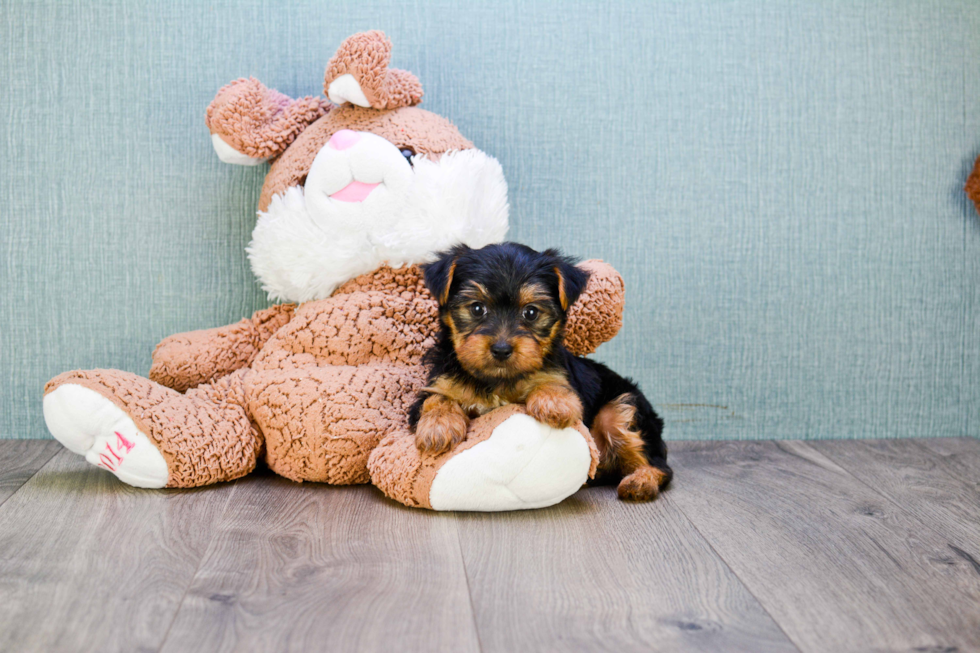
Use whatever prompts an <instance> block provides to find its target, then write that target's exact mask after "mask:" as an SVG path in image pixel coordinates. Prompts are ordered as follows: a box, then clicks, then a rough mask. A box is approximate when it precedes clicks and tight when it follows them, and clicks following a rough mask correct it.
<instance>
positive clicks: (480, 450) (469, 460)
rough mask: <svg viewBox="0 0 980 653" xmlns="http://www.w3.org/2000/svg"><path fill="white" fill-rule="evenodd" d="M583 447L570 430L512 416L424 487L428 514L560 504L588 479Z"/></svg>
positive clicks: (585, 447)
mask: <svg viewBox="0 0 980 653" xmlns="http://www.w3.org/2000/svg"><path fill="white" fill-rule="evenodd" d="M591 464H592V459H591V456H590V453H589V445H588V444H587V443H586V441H585V439H584V438H583V437H582V434H581V433H579V432H578V431H577V430H576V429H574V428H563V429H556V428H552V427H550V426H548V425H546V424H542V423H541V422H538V421H537V420H535V419H534V418H532V417H530V416H528V415H520V414H515V415H513V416H511V417H508V418H507V419H506V420H504V421H503V422H501V423H500V424H499V425H498V426H497V427H496V428H494V429H493V431H492V433H491V435H490V437H489V438H487V439H486V440H484V441H483V442H480V443H478V444H476V445H474V446H473V447H472V448H470V449H468V450H466V451H463V452H462V453H460V454H458V455H456V456H454V457H453V458H452V459H450V460H448V461H447V462H446V463H445V464H443V466H442V468H441V469H439V471H438V472H437V473H436V476H435V478H434V479H433V480H432V486H431V487H430V488H429V502H430V503H431V505H432V508H433V509H434V510H479V511H501V510H526V509H529V508H543V507H545V506H551V505H554V504H556V503H559V502H561V501H562V500H564V499H565V498H567V497H568V496H570V495H572V494H574V493H575V492H576V491H578V490H579V488H581V487H582V485H583V484H584V483H585V482H586V480H588V476H589V468H590V466H591Z"/></svg>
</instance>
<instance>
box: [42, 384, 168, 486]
mask: <svg viewBox="0 0 980 653" xmlns="http://www.w3.org/2000/svg"><path fill="white" fill-rule="evenodd" d="M44 421H45V422H46V423H47V425H48V430H49V431H51V435H53V436H54V438H55V439H56V440H57V441H58V442H60V443H61V444H63V445H65V447H66V448H67V449H68V450H69V451H72V452H73V453H77V454H79V455H81V456H84V457H85V460H87V461H88V462H89V463H91V464H93V465H95V466H97V467H102V468H103V469H107V470H109V471H110V472H112V473H113V474H115V475H116V478H118V479H119V480H120V481H122V482H123V483H126V484H128V485H132V486H134V487H144V488H161V487H164V486H165V485H166V484H167V479H168V477H169V472H168V470H167V462H166V461H165V460H164V458H163V455H161V454H160V452H159V451H157V449H156V447H154V446H153V444H152V443H151V442H150V439H149V438H147V437H146V435H145V434H144V433H142V432H141V431H140V430H139V429H138V428H136V424H135V423H134V422H133V420H132V419H131V418H130V417H129V415H127V414H126V413H125V412H124V411H123V410H122V409H121V408H119V406H117V405H116V404H114V403H113V402H112V401H110V400H109V399H107V398H106V397H103V396H102V395H101V394H99V393H98V392H96V391H94V390H91V389H89V388H86V387H83V386H80V385H75V384H71V383H66V384H64V385H61V386H58V387H57V388H55V389H54V390H52V391H51V392H49V393H48V394H47V395H45V397H44Z"/></svg>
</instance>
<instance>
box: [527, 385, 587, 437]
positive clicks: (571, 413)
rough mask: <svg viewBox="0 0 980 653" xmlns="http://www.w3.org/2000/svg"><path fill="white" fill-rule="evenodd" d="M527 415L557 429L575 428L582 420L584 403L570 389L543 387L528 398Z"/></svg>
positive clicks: (554, 386)
mask: <svg viewBox="0 0 980 653" xmlns="http://www.w3.org/2000/svg"><path fill="white" fill-rule="evenodd" d="M526 405H527V414H528V415H530V416H531V417H533V418H534V419H536V420H538V421H539V422H543V423H545V424H547V425H548V426H550V427H551V428H555V429H564V428H568V427H569V426H573V425H574V424H575V423H576V422H578V421H579V420H581V419H582V401H581V400H580V399H579V398H578V395H577V394H575V392H574V391H573V390H571V389H570V388H566V387H564V386H560V385H543V386H541V387H538V388H535V389H534V390H532V391H531V394H529V395H528V396H527V404H526Z"/></svg>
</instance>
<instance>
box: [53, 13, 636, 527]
mask: <svg viewBox="0 0 980 653" xmlns="http://www.w3.org/2000/svg"><path fill="white" fill-rule="evenodd" d="M390 53H391V44H390V42H389V41H388V40H387V38H386V37H385V36H384V34H382V33H381V32H367V33H364V34H358V35H355V36H352V37H350V38H349V39H347V40H346V41H345V42H344V44H343V45H342V46H341V47H340V49H339V50H338V52H337V54H336V55H335V56H334V58H333V59H331V61H330V63H329V65H328V67H327V72H326V80H325V84H324V89H325V92H326V95H327V97H328V98H329V99H330V101H331V102H332V103H334V104H335V105H337V106H334V105H333V104H331V103H330V102H327V101H326V100H324V99H323V98H303V99H299V100H292V99H290V98H288V97H286V96H284V95H282V94H281V93H278V92H277V91H274V90H270V89H267V88H265V87H264V86H262V84H260V83H259V82H257V81H256V80H254V79H240V80H237V81H235V82H233V83H231V84H229V85H228V86H226V87H224V88H222V89H221V90H220V91H219V92H218V94H217V96H216V97H215V99H214V101H213V102H212V103H211V106H209V107H208V111H207V124H208V127H209V128H210V130H211V133H212V141H213V143H214V146H215V150H216V151H217V153H218V155H219V156H220V157H221V158H222V160H225V161H228V162H231V163H239V164H246V165H252V164H256V163H262V162H265V161H271V162H272V166H271V168H270V170H269V173H268V176H267V177H266V181H265V185H264V187H263V190H262V195H261V198H260V200H259V221H258V223H257V225H256V228H255V231H254V233H253V239H252V243H251V244H250V246H249V248H248V252H249V257H250V260H251V262H252V267H253V270H254V271H255V273H256V276H257V277H258V278H259V280H260V281H261V282H262V284H263V287H264V288H265V289H266V290H267V291H268V292H269V294H270V297H272V298H275V299H279V300H286V301H288V302H296V303H299V305H298V306H297V304H296V303H284V304H278V305H275V306H272V307H271V308H268V309H265V310H261V311H258V312H256V313H255V314H254V315H253V316H252V317H251V318H250V319H244V320H242V321H241V322H238V323H237V324H233V325H230V326H226V327H220V328H216V329H208V330H204V331H194V332H190V333H184V334H178V335H174V336H171V337H169V338H166V339H165V340H164V341H163V342H161V343H160V344H159V345H158V346H157V348H156V350H155V351H154V354H153V364H152V367H151V369H150V374H149V378H143V377H140V376H137V375H135V374H131V373H128V372H122V371H118V370H90V371H74V372H67V373H64V374H61V375H59V376H57V377H55V378H54V379H52V380H51V381H50V382H48V384H47V386H46V388H45V398H44V416H45V421H46V422H47V424H48V428H49V430H50V431H51V433H52V434H53V435H54V437H55V438H57V439H58V440H59V441H60V442H62V443H63V444H64V445H65V446H66V447H68V448H69V449H70V450H72V451H74V452H75V453H78V454H81V455H83V456H85V458H86V460H88V461H89V462H91V463H92V464H95V465H98V466H101V467H104V468H106V469H107V470H109V471H110V472H112V473H114V474H115V475H116V476H117V477H118V478H119V479H120V480H122V481H123V482H126V483H129V484H131V485H135V486H139V487H196V486H201V485H208V484H212V483H217V482H221V481H227V480H231V479H234V478H238V477H240V476H243V475H245V474H247V473H249V472H250V471H252V470H253V469H254V468H255V465H256V462H257V460H258V459H259V458H262V459H263V460H264V461H265V462H266V464H267V465H268V466H269V467H270V468H271V469H272V470H273V471H275V472H276V473H278V474H281V475H282V476H285V477H286V478H290V479H292V480H295V481H317V482H326V483H332V484H352V483H367V482H373V483H374V484H375V485H377V486H378V487H379V488H381V489H382V490H383V491H384V492H385V493H386V494H388V496H390V497H392V498H394V499H396V500H398V501H400V502H402V503H405V504H406V505H411V506H421V507H427V508H434V509H441V510H452V509H461V510H510V509H517V508H534V507H541V506H546V505H551V504H554V503H557V502H558V501H561V500H562V499H564V498H565V497H567V496H569V495H570V494H572V493H573V492H575V491H576V490H577V489H578V488H579V487H581V485H582V484H583V483H584V482H585V481H586V480H587V479H588V478H589V477H591V475H592V474H593V473H594V471H595V467H596V463H597V452H596V447H595V444H594V442H593V441H592V438H591V437H590V435H589V433H588V431H587V430H586V429H585V427H584V426H583V425H582V424H578V425H577V426H576V427H575V428H568V429H562V430H558V429H552V428H550V427H548V426H546V425H544V424H541V423H539V422H537V421H535V420H534V419H532V418H531V417H529V416H527V415H526V414H525V413H524V411H523V407H521V406H516V405H515V406H505V407H503V408H500V409H497V410H494V411H493V412H491V413H488V414H487V415H484V416H483V417H480V418H478V419H476V420H474V421H473V422H472V424H471V427H470V431H469V433H468V435H467V439H466V440H465V441H464V442H462V443H460V444H458V445H457V446H455V447H453V448H452V449H451V450H450V451H448V452H446V453H443V454H440V455H423V454H420V453H419V451H418V450H417V449H416V447H415V444H414V437H413V436H412V435H411V434H410V433H409V432H408V427H407V412H408V408H409V406H410V405H411V403H412V402H413V400H414V398H415V395H416V393H417V392H418V391H419V390H420V389H421V388H422V386H423V383H424V381H425V370H424V367H423V366H422V362H421V359H422V354H423V353H424V352H425V351H426V350H427V349H428V348H429V347H430V346H431V345H432V344H433V342H434V335H435V331H436V329H437V326H438V324H437V321H438V317H437V307H436V302H435V300H434V299H433V298H432V297H431V296H430V294H429V292H428V291H427V290H426V288H425V286H424V284H423V281H422V276H421V273H420V270H419V268H418V267H417V266H418V265H419V264H422V263H425V262H427V261H429V260H431V259H432V257H433V256H434V254H435V253H436V252H438V251H440V250H442V249H445V248H447V247H448V246H450V245H452V244H455V243H459V242H463V243H466V244H468V245H470V246H471V247H481V246H483V245H485V244H488V243H491V242H498V241H500V240H502V239H503V237H504V234H505V233H506V229H507V210H508V209H507V200H506V198H507V189H506V183H505V181H504V179H503V174H502V172H501V170H500V166H499V164H498V163H497V161H496V160H494V159H493V158H492V157H489V156H488V155H486V154H485V153H483V152H481V151H479V150H477V149H475V148H474V147H473V145H472V143H470V142H469V141H468V140H466V139H465V138H463V136H462V135H461V134H460V133H459V131H458V130H457V129H456V127H455V126H453V125H452V123H450V122H449V121H448V120H446V119H445V118H442V117H440V116H437V115H435V114H432V113H429V112H427V111H424V110H422V109H419V108H417V107H416V106H415V105H416V104H418V103H419V101H420V100H421V97H422V88H421V85H420V84H419V82H418V79H416V78H415V76H414V75H412V74H410V73H407V72H405V71H399V70H393V69H389V68H388V62H389V59H390ZM582 266H583V267H584V268H586V269H588V270H589V272H590V278H589V282H588V286H587V288H586V290H585V292H584V293H583V294H582V296H581V297H580V299H579V300H578V302H577V303H576V304H575V305H574V306H573V307H572V309H571V310H570V313H569V322H568V331H567V334H566V345H567V347H568V348H569V350H571V351H572V352H573V353H576V354H579V355H585V354H588V353H591V352H593V351H594V350H595V348H596V347H597V346H598V345H599V344H601V343H602V342H605V341H607V340H609V339H610V338H612V337H613V336H614V335H615V334H616V332H617V331H618V329H619V327H620V325H621V317H622V305H623V283H622V279H621V278H620V276H619V275H618V274H617V273H616V271H615V270H613V269H612V268H611V267H610V266H608V265H606V264H604V263H602V262H600V261H587V262H585V263H583V264H582Z"/></svg>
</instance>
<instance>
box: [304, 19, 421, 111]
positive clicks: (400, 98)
mask: <svg viewBox="0 0 980 653" xmlns="http://www.w3.org/2000/svg"><path fill="white" fill-rule="evenodd" d="M390 62H391V41H389V40H388V37H387V36H385V34H384V32H379V31H377V30H373V31H370V32H362V33H360V34H355V35H354V36H351V37H349V38H348V39H347V40H346V41H344V42H343V44H342V45H341V46H340V48H339V49H338V50H337V54H335V55H334V56H333V58H332V59H331V60H330V62H329V63H328V64H327V72H326V74H325V75H324V81H323V94H324V95H327V93H328V89H329V88H330V83H331V82H332V81H334V80H335V79H337V78H338V77H340V76H341V75H346V74H350V75H353V76H354V78H355V79H357V82H358V84H359V85H360V87H361V91H362V92H363V93H364V97H365V98H366V99H367V101H368V104H370V105H371V108H373V109H397V108H399V107H410V106H414V105H416V104H418V103H419V102H421V101H422V84H421V83H420V82H419V79H418V77H416V76H415V75H413V74H412V73H410V72H408V71H406V70H397V69H389V68H388V64H389V63H390Z"/></svg>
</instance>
